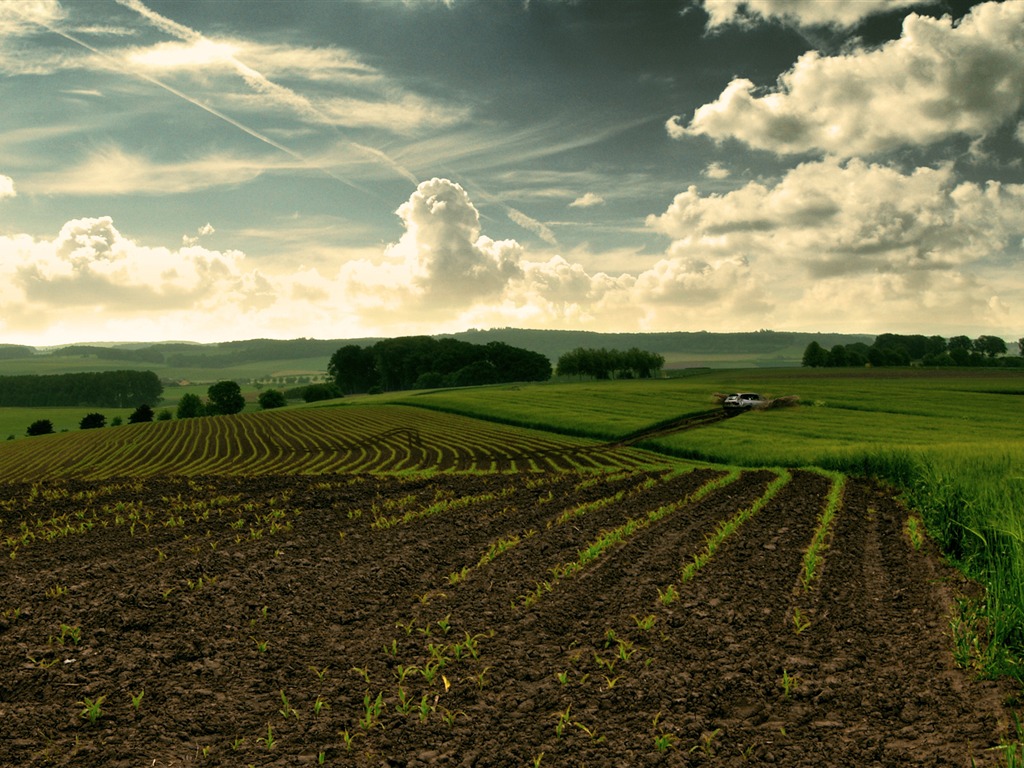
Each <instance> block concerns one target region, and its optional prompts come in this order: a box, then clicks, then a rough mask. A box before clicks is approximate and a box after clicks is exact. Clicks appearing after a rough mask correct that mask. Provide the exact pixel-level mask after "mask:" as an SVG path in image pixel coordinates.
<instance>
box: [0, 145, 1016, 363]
mask: <svg viewBox="0 0 1024 768" xmlns="http://www.w3.org/2000/svg"><path fill="white" fill-rule="evenodd" d="M395 213H396V215H397V216H398V220H399V222H400V223H401V225H402V227H403V234H402V235H401V237H400V238H399V239H398V240H397V241H395V242H393V243H391V244H390V245H388V246H386V247H384V248H378V249H362V250H360V251H353V252H341V251H339V252H337V253H335V254H334V261H333V265H331V262H329V261H327V260H326V259H324V258H318V267H317V268H313V267H311V266H309V265H301V264H295V263H289V264H281V265H278V264H276V263H271V264H267V265H266V266H265V267H261V268H260V269H256V268H255V267H254V266H253V265H252V263H251V262H250V260H249V259H247V258H246V257H245V255H244V254H243V253H241V252H240V251H237V250H214V249H210V248H206V247H204V246H202V245H200V244H199V238H201V237H202V236H204V235H208V234H213V231H212V230H213V228H212V226H209V225H203V226H201V227H198V228H197V229H196V230H195V232H196V235H195V236H193V237H190V238H189V240H188V241H186V243H185V244H184V245H182V246H179V247H176V248H167V247H162V246H149V245H144V244H141V243H138V242H136V241H135V240H133V239H132V238H130V237H128V236H126V235H124V234H122V233H121V232H120V231H119V230H118V229H117V227H116V226H115V225H114V222H113V220H112V219H111V218H110V217H109V216H103V217H95V218H80V219H73V220H71V221H69V222H67V223H66V224H65V225H64V226H63V227H61V229H60V232H59V233H58V234H57V235H56V236H54V237H53V238H52V239H50V238H42V239H40V238H34V237H31V236H29V235H17V236H12V237H0V303H2V305H3V306H4V308H5V312H4V313H3V314H2V316H0V335H2V336H3V337H4V338H7V339H10V340H12V341H21V342H23V343H24V342H25V341H26V340H28V339H27V337H31V339H32V340H33V341H34V342H35V343H54V342H57V341H65V342H66V341H67V340H68V339H74V338H79V339H82V338H85V339H98V338H105V339H111V340H116V339H141V340H145V339H153V340H158V339H169V338H192V339H196V340H206V341H209V340H215V339H227V338H246V337H255V336H281V335H287V336H289V337H295V336H300V335H307V336H315V337H325V336H339V337H346V336H347V337H357V336H371V335H388V336H391V335H403V334H410V333H438V332H444V331H457V330H462V329H465V328H467V327H500V326H507V325H513V326H526V327H563V328H564V327H570V328H586V329H590V330H607V331H656V330H665V329H667V328H692V329H696V328H708V329H716V330H727V329H733V330H751V329H756V328H764V327H777V328H786V329H809V330H815V329H819V328H822V327H823V326H822V322H823V320H822V318H823V314H822V312H823V308H827V321H825V322H826V325H827V327H828V328H836V329H842V330H844V331H849V332H864V333H873V332H874V333H877V332H880V331H883V330H886V331H901V330H903V331H906V332H921V331H922V330H927V332H930V333H945V334H947V335H949V334H951V333H974V332H979V333H980V332H992V330H993V329H998V328H1008V329H1014V328H1017V327H1020V326H1021V325H1022V324H1024V278H1022V279H1018V278H1017V277H1016V272H1017V271H1018V270H1017V269H1016V265H1017V264H1018V263H1019V261H1020V256H1021V253H1020V248H1021V243H1020V241H1021V237H1022V236H1024V185H1008V184H1005V185H1001V184H998V183H994V182H990V183H988V184H975V183H969V182H962V181H959V180H958V179H957V178H956V177H955V176H954V174H953V172H952V170H951V168H950V167H948V166H944V167H940V168H920V169H917V170H916V171H914V172H910V173H901V172H898V171H896V170H893V169H890V168H885V167H883V166H879V165H874V164H868V163H865V162H864V161H861V160H850V161H847V162H841V161H839V160H837V159H828V160H825V161H819V162H813V163H805V164H803V165H800V166H799V167H797V168H795V169H793V170H791V171H789V172H788V173H787V174H786V175H785V176H783V177H782V178H780V179H778V180H777V181H775V182H773V183H754V182H751V183H748V184H746V185H745V186H743V187H741V188H739V189H736V190H734V191H732V192H728V193H724V194H702V193H701V192H700V191H699V190H698V189H697V188H695V187H691V188H690V189H688V190H686V191H685V192H682V193H680V194H679V195H677V196H676V197H675V199H674V200H673V201H672V203H671V205H669V206H668V207H667V208H666V210H665V211H664V212H663V213H661V214H660V215H656V216H651V217H649V218H648V221H647V224H648V227H649V228H651V229H652V230H653V231H655V232H658V233H661V234H663V235H665V236H666V238H667V239H668V243H667V245H666V247H665V249H664V252H663V253H662V254H661V255H660V256H656V257H654V258H652V259H650V260H649V261H647V260H646V259H645V261H646V262H647V266H645V267H643V268H639V269H636V270H625V271H616V272H615V273H610V272H603V271H595V270H593V269H590V268H588V267H587V266H586V265H585V264H584V263H583V261H582V259H583V258H585V256H584V255H581V254H579V253H577V254H570V257H571V258H566V257H565V256H564V255H561V254H558V253H552V252H550V251H534V252H531V251H530V250H528V249H527V248H526V247H525V246H523V245H522V244H521V243H519V242H517V241H515V240H493V239H492V238H490V237H488V236H487V234H486V233H485V232H484V231H483V229H482V226H481V216H480V213H479V211H478V210H477V208H476V206H475V205H474V203H473V201H472V200H471V199H470V197H469V195H468V193H467V192H466V190H465V189H464V188H463V187H462V186H461V185H459V184H457V183H455V182H453V181H450V180H448V179H442V178H434V179H431V180H429V181H425V182H422V183H421V184H420V185H419V186H418V187H417V188H416V190H415V191H414V192H412V193H411V194H410V196H409V198H408V200H407V201H406V202H404V203H403V204H402V205H400V206H399V207H398V209H397V210H396V212H395ZM865 307H870V308H871V311H870V312H865V311H864V308H865ZM973 329H978V330H977V331H974V330H973ZM986 329H987V330H986ZM1010 332H1011V333H1012V332H1017V331H1010ZM30 343H31V342H30Z"/></svg>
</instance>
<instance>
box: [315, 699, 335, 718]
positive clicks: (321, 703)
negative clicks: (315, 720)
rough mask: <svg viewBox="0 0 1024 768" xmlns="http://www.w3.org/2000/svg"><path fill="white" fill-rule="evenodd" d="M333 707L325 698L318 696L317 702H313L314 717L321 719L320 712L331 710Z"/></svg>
mask: <svg viewBox="0 0 1024 768" xmlns="http://www.w3.org/2000/svg"><path fill="white" fill-rule="evenodd" d="M330 708H331V705H330V704H328V703H327V702H326V701H325V700H324V697H323V696H317V697H316V701H314V702H313V716H314V717H319V716H320V712H321V711H322V710H324V709H330Z"/></svg>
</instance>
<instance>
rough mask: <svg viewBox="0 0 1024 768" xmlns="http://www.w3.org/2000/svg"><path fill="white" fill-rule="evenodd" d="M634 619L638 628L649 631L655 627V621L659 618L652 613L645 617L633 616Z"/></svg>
mask: <svg viewBox="0 0 1024 768" xmlns="http://www.w3.org/2000/svg"><path fill="white" fill-rule="evenodd" d="M633 621H635V622H636V626H637V628H638V629H640V630H641V631H643V632H649V631H650V630H651V629H652V628H653V627H654V622H655V621H657V618H656V617H655V615H654V614H653V613H651V614H648V615H647V616H644V617H643V618H639V617H638V616H633Z"/></svg>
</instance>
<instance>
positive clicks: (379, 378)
mask: <svg viewBox="0 0 1024 768" xmlns="http://www.w3.org/2000/svg"><path fill="white" fill-rule="evenodd" d="M327 373H328V375H330V376H331V378H332V379H333V380H334V383H335V384H336V385H337V387H338V389H340V390H341V392H342V393H343V394H352V393H355V392H390V391H395V390H402V389H436V388H438V387H467V386H476V385H480V384H501V383H504V382H510V381H546V380H547V379H549V378H551V361H550V360H548V358H547V357H545V356H544V355H542V354H540V353H539V352H531V351H529V350H527V349H520V348H519V347H513V346H510V345H508V344H504V343H502V342H500V341H492V342H489V343H487V344H471V343H469V342H467V341H459V340H458V339H453V338H441V339H435V338H433V337H431V336H402V337H399V338H395V339H384V340H381V341H378V342H377V343H375V344H373V345H371V346H367V347H362V346H359V345H358V344H349V345H346V346H344V347H341V348H340V349H338V350H337V351H336V352H334V354H333V355H331V359H330V362H329V363H328V366H327Z"/></svg>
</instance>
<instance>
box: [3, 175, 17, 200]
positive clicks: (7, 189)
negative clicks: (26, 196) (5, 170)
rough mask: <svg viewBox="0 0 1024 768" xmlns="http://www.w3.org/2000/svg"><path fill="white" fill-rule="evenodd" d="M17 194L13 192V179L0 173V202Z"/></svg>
mask: <svg viewBox="0 0 1024 768" xmlns="http://www.w3.org/2000/svg"><path fill="white" fill-rule="evenodd" d="M17 194H18V193H17V192H15V191H14V179H12V178H11V177H10V176H4V175H3V174H2V173H0V200H3V199H4V198H5V197H16V196H17Z"/></svg>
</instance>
